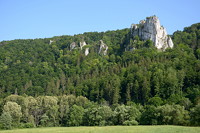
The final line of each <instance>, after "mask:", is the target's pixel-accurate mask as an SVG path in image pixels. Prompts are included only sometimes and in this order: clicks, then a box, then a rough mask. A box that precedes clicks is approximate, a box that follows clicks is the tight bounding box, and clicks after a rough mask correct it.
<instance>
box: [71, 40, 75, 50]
mask: <svg viewBox="0 0 200 133" xmlns="http://www.w3.org/2000/svg"><path fill="white" fill-rule="evenodd" d="M75 47H76V43H75V42H72V43H71V44H70V51H71V50H73V49H74V48H75Z"/></svg>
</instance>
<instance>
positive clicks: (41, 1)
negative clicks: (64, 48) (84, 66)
mask: <svg viewBox="0 0 200 133" xmlns="http://www.w3.org/2000/svg"><path fill="white" fill-rule="evenodd" d="M199 6H200V0H0V41H2V40H13V39H34V38H47V37H53V36H59V35H74V34H79V33H84V32H89V31H99V32H100V31H107V30H116V29H123V28H129V27H130V25H131V24H132V23H139V21H140V20H142V19H145V18H146V17H147V16H152V15H156V16H158V17H159V19H160V22H161V24H162V25H163V26H164V27H165V28H166V29H167V32H168V33H169V34H172V33H173V32H174V31H176V30H183V28H184V27H186V26H190V25H191V24H194V23H198V22H200V7H199Z"/></svg>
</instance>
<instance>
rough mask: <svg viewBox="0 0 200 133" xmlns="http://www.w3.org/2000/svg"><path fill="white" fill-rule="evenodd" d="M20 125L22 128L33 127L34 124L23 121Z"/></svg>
mask: <svg viewBox="0 0 200 133" xmlns="http://www.w3.org/2000/svg"><path fill="white" fill-rule="evenodd" d="M22 127H23V128H34V127H35V125H34V124H33V123H24V124H23V125H22Z"/></svg>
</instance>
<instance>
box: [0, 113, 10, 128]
mask: <svg viewBox="0 0 200 133" xmlns="http://www.w3.org/2000/svg"><path fill="white" fill-rule="evenodd" d="M0 128H2V129H11V128H12V117H11V115H10V113H8V112H3V113H2V114H1V116H0Z"/></svg>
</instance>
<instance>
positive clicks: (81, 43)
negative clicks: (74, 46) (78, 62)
mask: <svg viewBox="0 0 200 133" xmlns="http://www.w3.org/2000/svg"><path fill="white" fill-rule="evenodd" d="M79 45H80V48H81V50H82V48H83V47H84V46H86V45H87V44H86V42H85V41H83V42H80V43H79Z"/></svg>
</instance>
